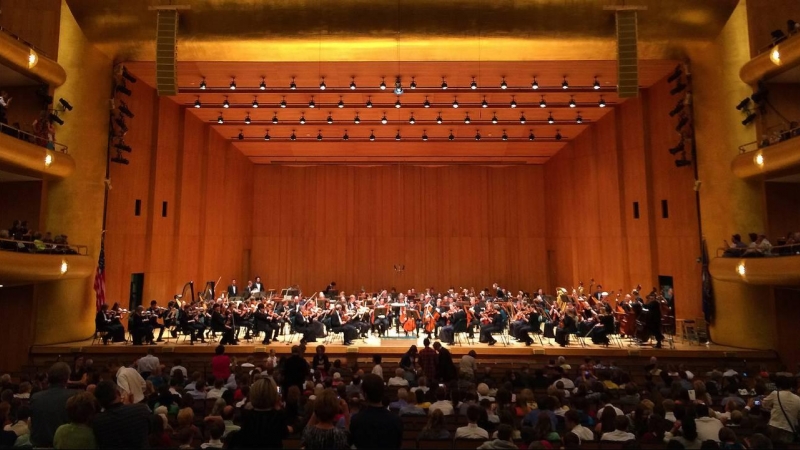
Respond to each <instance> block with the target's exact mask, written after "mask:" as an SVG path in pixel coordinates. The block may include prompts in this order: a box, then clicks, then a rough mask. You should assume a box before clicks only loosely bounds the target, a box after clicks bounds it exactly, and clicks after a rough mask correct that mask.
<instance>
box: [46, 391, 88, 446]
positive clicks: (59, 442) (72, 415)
mask: <svg viewBox="0 0 800 450" xmlns="http://www.w3.org/2000/svg"><path fill="white" fill-rule="evenodd" d="M66 407H67V417H68V419H69V422H68V423H65V424H64V425H61V426H60V427H58V429H57V430H56V433H55V436H54V437H53V447H55V448H57V449H80V448H97V443H96V441H95V438H94V432H93V431H92V428H91V427H90V426H89V424H90V423H91V421H92V418H93V417H94V415H95V413H96V412H97V400H95V397H94V395H92V394H90V393H88V392H81V393H77V394H75V395H73V396H72V397H70V398H69V399H68V400H67V404H66Z"/></svg>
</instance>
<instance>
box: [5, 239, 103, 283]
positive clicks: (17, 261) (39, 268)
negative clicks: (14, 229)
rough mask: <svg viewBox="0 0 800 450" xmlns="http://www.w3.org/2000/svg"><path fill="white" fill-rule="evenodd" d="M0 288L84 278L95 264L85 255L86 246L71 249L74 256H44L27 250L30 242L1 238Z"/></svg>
mask: <svg viewBox="0 0 800 450" xmlns="http://www.w3.org/2000/svg"><path fill="white" fill-rule="evenodd" d="M0 245H2V246H3V248H4V250H0V285H14V284H28V283H40V282H46V281H57V280H71V279H78V278H86V277H88V276H90V275H92V274H93V273H94V266H95V263H96V261H94V260H93V259H92V257H90V256H88V255H87V251H86V247H81V246H79V247H73V250H72V251H73V253H70V254H67V253H47V252H55V251H56V250H47V252H34V251H32V250H30V249H29V248H26V247H30V245H31V244H30V243H27V244H25V243H23V244H22V247H20V248H19V249H18V251H15V250H14V249H13V248H14V247H16V246H18V245H20V243H19V242H17V241H11V240H5V239H0Z"/></svg>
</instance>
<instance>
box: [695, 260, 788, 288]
mask: <svg viewBox="0 0 800 450" xmlns="http://www.w3.org/2000/svg"><path fill="white" fill-rule="evenodd" d="M708 271H709V272H710V273H711V276H712V277H713V278H714V279H716V280H720V281H731V282H734V283H746V284H755V285H769V286H797V285H800V255H794V256H766V257H762V258H727V257H717V258H714V259H712V260H711V264H710V265H709V267H708Z"/></svg>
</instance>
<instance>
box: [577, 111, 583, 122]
mask: <svg viewBox="0 0 800 450" xmlns="http://www.w3.org/2000/svg"><path fill="white" fill-rule="evenodd" d="M575 123H578V124H581V123H583V117H582V116H581V114H580V113H578V115H577V116H576V117H575Z"/></svg>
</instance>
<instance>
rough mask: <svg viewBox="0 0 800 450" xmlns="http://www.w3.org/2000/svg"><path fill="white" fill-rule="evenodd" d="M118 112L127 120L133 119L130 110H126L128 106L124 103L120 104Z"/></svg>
mask: <svg viewBox="0 0 800 450" xmlns="http://www.w3.org/2000/svg"><path fill="white" fill-rule="evenodd" d="M119 112H120V113H122V114H124V115H125V116H127V117H128V118H130V119H133V113H132V112H131V110H130V109H128V105H126V104H125V102H120V105H119Z"/></svg>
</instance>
